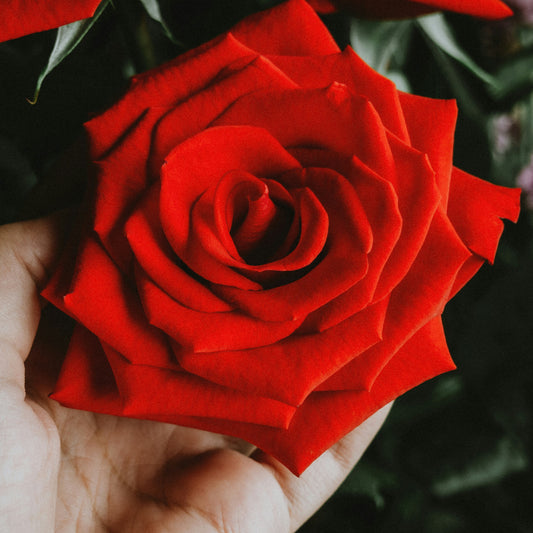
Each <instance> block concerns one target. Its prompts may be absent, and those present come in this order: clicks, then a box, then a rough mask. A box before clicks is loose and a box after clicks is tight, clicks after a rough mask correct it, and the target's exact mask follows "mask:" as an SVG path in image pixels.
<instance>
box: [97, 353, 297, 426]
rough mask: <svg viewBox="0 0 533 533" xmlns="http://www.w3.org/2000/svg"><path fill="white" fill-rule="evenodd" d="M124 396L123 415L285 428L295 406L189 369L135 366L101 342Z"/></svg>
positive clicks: (121, 393)
mask: <svg viewBox="0 0 533 533" xmlns="http://www.w3.org/2000/svg"><path fill="white" fill-rule="evenodd" d="M102 347H103V349H104V352H105V354H106V357H107V359H108V361H109V363H110V365H111V368H112V370H113V374H114V375H115V380H116V382H117V386H118V389H119V392H120V396H121V397H122V399H123V411H122V414H123V415H124V416H132V415H133V416H135V417H140V418H157V416H158V415H160V414H162V413H168V414H172V415H173V416H177V417H180V416H198V417H207V418H221V419H223V420H226V421H228V422H251V423H254V424H260V425H265V426H273V427H276V428H286V427H287V426H288V425H289V422H290V421H291V418H292V417H293V415H294V412H295V408H294V407H292V406H290V405H287V404H284V403H281V402H277V401H275V400H270V399H268V398H261V397H259V396H251V395H249V394H244V393H242V392H239V391H235V390H233V389H232V388H227V387H222V386H220V385H215V384H213V383H211V382H209V381H206V380H203V379H200V378H198V377H196V376H193V375H191V374H188V373H186V372H180V371H171V370H168V369H163V368H156V367H153V366H145V365H134V364H131V363H129V362H128V361H127V360H126V359H124V358H123V357H122V356H121V355H120V354H119V353H118V352H116V351H115V350H113V349H112V348H110V347H109V346H106V345H105V344H103V345H102Z"/></svg>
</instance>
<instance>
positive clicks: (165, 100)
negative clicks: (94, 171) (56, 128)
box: [85, 34, 257, 159]
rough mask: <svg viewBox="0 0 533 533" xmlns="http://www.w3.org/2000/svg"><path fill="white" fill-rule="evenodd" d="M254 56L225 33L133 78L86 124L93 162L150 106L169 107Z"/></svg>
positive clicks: (253, 53)
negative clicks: (111, 103)
mask: <svg viewBox="0 0 533 533" xmlns="http://www.w3.org/2000/svg"><path fill="white" fill-rule="evenodd" d="M248 56H253V57H256V56H257V53H256V52H254V51H252V50H250V49H249V48H247V47H246V46H244V45H243V44H241V43H239V42H238V41H237V40H236V39H235V38H234V37H233V36H232V35H231V34H225V35H222V36H221V37H219V38H217V39H214V40H213V41H210V42H209V43H207V44H206V45H204V46H202V47H199V48H195V49H194V50H192V51H191V52H190V53H187V54H183V55H181V56H179V57H178V58H177V59H176V60H175V61H173V62H171V63H166V64H165V65H163V66H162V67H160V68H158V69H153V70H150V71H149V72H148V73H146V74H145V75H140V76H137V77H135V78H133V80H132V83H131V85H130V88H129V90H128V91H127V92H126V94H125V95H124V96H123V97H122V99H120V100H119V101H118V102H117V103H116V104H115V105H114V106H113V107H111V108H110V109H108V110H107V111H106V112H105V113H103V114H102V115H99V116H98V117H96V118H94V119H92V120H90V121H89V122H87V123H86V124H85V128H86V129H87V131H88V133H89V138H90V141H91V154H92V157H93V159H101V158H102V157H103V156H104V155H105V154H106V153H107V152H108V150H110V149H111V148H112V146H113V145H114V144H115V143H116V142H117V141H118V140H119V139H120V138H121V137H122V135H123V134H124V132H126V131H127V130H128V129H129V128H130V127H131V126H132V124H134V123H135V121H136V120H138V118H139V117H140V116H141V114H142V113H143V112H144V110H146V109H147V108H149V107H164V108H168V107H171V106H175V105H176V104H177V103H178V102H181V101H182V100H185V99H187V98H190V97H191V96H192V95H193V94H195V93H197V92H198V91H201V90H203V89H205V87H207V86H208V85H209V84H210V83H211V82H212V81H213V80H214V79H215V78H216V77H217V76H218V75H219V73H220V72H221V70H223V69H224V68H226V67H227V66H228V64H230V63H232V62H233V61H236V60H237V59H240V58H243V57H248Z"/></svg>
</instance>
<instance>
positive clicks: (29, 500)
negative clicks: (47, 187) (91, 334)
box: [0, 216, 389, 533]
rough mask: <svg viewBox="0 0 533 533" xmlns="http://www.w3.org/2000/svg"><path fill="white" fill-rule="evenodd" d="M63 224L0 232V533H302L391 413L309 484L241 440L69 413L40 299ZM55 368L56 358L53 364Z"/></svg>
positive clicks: (53, 334)
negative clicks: (61, 398) (59, 391)
mask: <svg viewBox="0 0 533 533" xmlns="http://www.w3.org/2000/svg"><path fill="white" fill-rule="evenodd" d="M64 225H65V220H64V218H62V217H61V216H55V217H50V218H47V219H41V220H38V221H30V222H24V223H19V224H12V225H9V226H4V227H0V272H1V275H0V302H1V304H0V531H6V532H7V531H9V532H17V533H26V532H28V533H40V532H48V531H58V532H68V533H71V532H82V533H87V532H103V531H112V532H137V531H139V532H143V533H145V532H154V533H155V532H169V533H170V532H174V533H180V532H187V533H191V532H192V533H204V532H205V533H215V532H230V531H231V532H232V533H252V532H253V533H262V532H265V533H266V532H276V533H282V532H289V531H295V530H296V529H297V528H298V527H299V526H300V525H301V524H302V523H304V522H305V521H306V520H307V519H308V518H309V517H310V516H311V515H312V514H313V513H314V512H315V511H316V510H317V509H318V508H319V507H320V506H321V505H322V504H323V503H324V502H325V500H326V499H327V498H328V497H329V496H330V495H331V494H332V493H333V492H334V491H335V489H336V488H337V487H338V486H339V484H340V483H341V482H342V480H343V479H344V478H345V476H346V475H347V474H348V472H349V471H350V470H351V468H352V467H353V465H354V464H355V463H356V462H357V461H358V460H359V458H360V457H361V455H362V454H363V452H364V450H365V449H366V447H367V446H368V444H369V443H370V441H371V440H372V439H373V437H374V435H375V434H376V433H377V431H378V429H379V428H380V426H381V425H382V423H383V421H384V420H385V417H386V415H387V413H388V410H389V407H385V408H384V409H382V410H381V411H379V412H378V413H376V414H375V415H374V416H373V417H371V418H369V419H368V420H367V421H366V422H365V423H363V424H362V425H361V426H359V427H358V428H357V429H355V430H354V431H352V432H351V433H350V434H349V435H347V436H346V437H345V438H344V439H342V440H341V441H339V442H338V443H337V444H335V445H334V446H333V447H332V448H331V449H330V450H329V451H327V452H326V453H324V454H323V455H322V456H321V457H320V458H319V459H317V460H316V461H315V462H314V463H313V464H312V465H311V466H310V467H309V468H308V469H307V470H306V471H305V472H304V473H303V474H302V475H301V476H300V477H299V478H298V477H296V476H294V475H293V474H291V473H290V472H289V471H288V470H287V469H286V468H285V467H284V466H283V465H281V464H280V463H279V462H278V461H276V460H274V459H272V458H271V457H269V456H267V455H266V454H264V453H262V452H260V451H258V450H255V451H254V450H253V449H252V448H251V447H250V445H248V444H246V443H244V442H242V441H238V440H236V439H234V438H231V437H226V436H222V435H217V434H213V433H208V432H204V431H199V430H195V429H190V428H183V427H179V426H173V425H169V424H162V423H159V422H150V421H141V420H132V419H126V418H118V417H114V416H108V415H99V414H95V413H89V412H85V411H76V410H72V409H67V408H64V407H62V406H61V405H59V404H58V403H57V402H54V401H53V400H50V399H48V393H49V392H50V391H51V387H52V385H53V381H54V379H55V376H54V372H55V369H56V368H57V366H58V365H57V363H58V361H60V359H61V355H62V353H63V349H64V348H63V347H62V346H61V340H62V335H61V331H60V330H59V331H58V330H56V329H54V328H53V327H51V326H50V325H46V327H43V324H42V323H41V328H40V332H39V342H40V344H39V349H38V350H34V352H33V353H32V357H31V358H30V359H31V360H30V361H29V363H28V362H27V364H26V368H25V365H24V362H25V361H26V359H27V356H28V354H29V352H30V349H31V346H32V343H33V341H34V338H35V335H36V332H37V328H38V324H39V320H40V317H41V307H42V302H41V300H40V298H39V289H40V288H41V287H42V285H43V283H44V282H45V280H46V278H47V273H48V272H47V270H48V269H49V268H50V267H51V265H52V264H53V263H54V261H55V259H56V257H57V253H58V250H59V248H60V241H61V239H60V235H61V227H62V226H64ZM45 357H46V359H44V358H45Z"/></svg>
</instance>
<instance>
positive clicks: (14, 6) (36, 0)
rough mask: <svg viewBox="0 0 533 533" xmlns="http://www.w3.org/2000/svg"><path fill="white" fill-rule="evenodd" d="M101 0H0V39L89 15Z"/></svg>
mask: <svg viewBox="0 0 533 533" xmlns="http://www.w3.org/2000/svg"><path fill="white" fill-rule="evenodd" d="M99 3H100V0H75V1H72V0H32V1H31V2H28V0H3V1H2V23H1V24H0V42H3V41H9V40H10V39H16V38H17V37H22V36H23V35H28V34H30V33H35V32H38V31H44V30H51V29H52V28H58V27H59V26H63V25H64V24H69V23H70V22H75V21H77V20H81V19H85V18H89V17H92V16H93V15H94V12H95V11H96V8H97V7H98V4H99Z"/></svg>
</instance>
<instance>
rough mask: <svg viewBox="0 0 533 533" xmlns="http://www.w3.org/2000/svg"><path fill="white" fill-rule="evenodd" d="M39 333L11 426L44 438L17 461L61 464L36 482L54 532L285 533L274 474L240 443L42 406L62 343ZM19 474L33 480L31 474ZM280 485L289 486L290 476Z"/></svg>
mask: <svg viewBox="0 0 533 533" xmlns="http://www.w3.org/2000/svg"><path fill="white" fill-rule="evenodd" d="M54 314H55V313H52V319H54V318H57V317H54V316H53V315H54ZM45 327H47V326H46V325H45ZM43 333H44V335H39V336H38V339H39V340H40V342H39V343H38V349H36V350H34V351H33V352H32V354H31V355H30V358H29V360H28V362H27V364H26V367H27V372H26V388H27V400H26V407H27V406H30V407H32V410H31V411H29V410H28V413H29V416H28V417H25V418H19V424H20V425H21V432H24V433H32V432H33V433H37V431H36V430H37V429H38V428H43V427H45V428H48V429H47V431H39V432H38V434H35V435H34V436H33V437H32V439H31V440H29V441H26V443H27V444H28V450H26V451H24V450H22V449H21V450H20V451H21V453H23V454H24V455H25V456H32V457H34V458H35V460H37V459H38V458H39V456H40V460H39V462H40V464H42V465H43V466H44V468H45V470H46V469H47V468H48V467H50V466H52V465H54V464H55V463H54V461H53V460H51V459H50V458H53V457H54V456H55V455H56V454H57V453H59V455H60V460H59V471H58V473H56V477H54V473H53V472H50V471H46V472H45V473H43V474H41V479H43V480H44V479H47V480H50V482H49V489H47V488H44V487H43V488H42V489H40V490H45V491H48V490H53V489H54V488H55V487H54V486H52V482H53V481H54V480H55V479H57V502H56V518H55V528H56V531H59V532H69V533H70V532H73V531H79V532H83V533H85V532H93V531H94V532H104V531H106V532H107V531H113V532H115V531H117V532H118V531H120V532H122V531H124V532H130V531H131V532H136V531H139V532H146V531H154V532H155V531H167V530H168V531H173V532H174V531H176V532H180V531H184V532H186V531H187V532H188V531H194V532H199V533H200V532H203V531H205V532H215V531H243V532H247V531H258V532H259V531H274V530H276V531H288V530H289V529H290V517H289V512H288V501H287V500H286V498H285V496H284V492H283V490H282V488H281V486H280V484H279V483H278V481H277V479H276V476H275V472H276V470H275V469H272V468H268V467H267V466H265V465H263V464H261V463H260V462H258V461H256V460H253V459H251V458H249V457H248V453H249V452H251V451H252V447H251V446H250V445H248V444H247V443H244V442H242V441H239V440H237V439H233V438H231V437H225V436H222V435H217V434H213V433H208V432H205V431H199V430H194V429H189V428H183V427H179V426H173V425H170V424H162V423H158V422H150V421H142V420H133V419H127V418H119V417H115V416H109V415H100V414H95V413H89V412H85V411H77V410H72V409H66V408H64V407H62V406H60V405H59V404H57V402H55V401H53V400H50V399H49V398H48V397H47V396H48V392H50V390H52V385H53V383H54V381H55V376H56V373H57V366H58V364H59V362H60V361H59V360H60V358H61V357H60V356H61V354H62V353H64V346H61V343H60V342H57V341H58V340H59V339H60V338H64V335H63V334H62V332H61V329H59V330H58V329H57V325H55V328H49V329H48V331H44V332H43ZM54 337H57V338H54ZM50 344H52V345H53V346H52V349H50V348H51V346H50ZM54 362H55V363H56V364H51V363H54ZM36 417H37V420H36ZM22 426H25V427H22ZM58 437H59V439H58ZM59 443H60V444H59ZM30 448H31V450H30ZM27 466H29V465H27ZM280 468H281V467H280ZM28 469H29V470H31V472H28V475H29V476H31V477H30V479H31V478H34V477H35V466H32V467H31V469H30V468H28ZM48 470H50V469H49V468H48ZM52 470H53V469H52ZM285 475H286V476H287V477H288V478H289V479H290V477H289V476H291V474H289V473H288V472H285ZM37 497H39V496H38V495H37ZM247 502H249V503H250V505H247ZM256 524H261V526H258V525H256ZM261 527H262V529H260V528H261Z"/></svg>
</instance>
